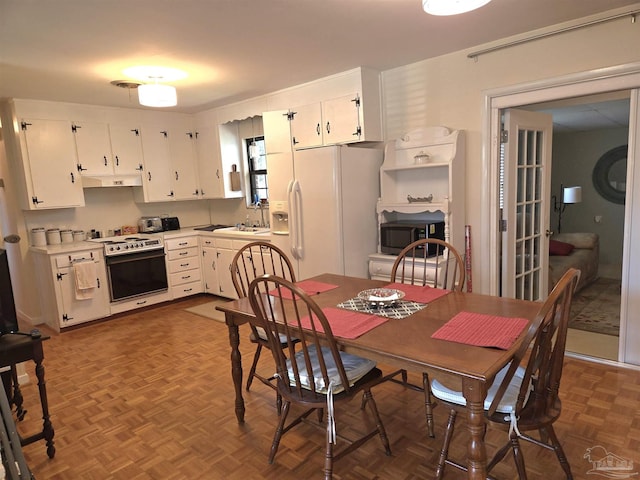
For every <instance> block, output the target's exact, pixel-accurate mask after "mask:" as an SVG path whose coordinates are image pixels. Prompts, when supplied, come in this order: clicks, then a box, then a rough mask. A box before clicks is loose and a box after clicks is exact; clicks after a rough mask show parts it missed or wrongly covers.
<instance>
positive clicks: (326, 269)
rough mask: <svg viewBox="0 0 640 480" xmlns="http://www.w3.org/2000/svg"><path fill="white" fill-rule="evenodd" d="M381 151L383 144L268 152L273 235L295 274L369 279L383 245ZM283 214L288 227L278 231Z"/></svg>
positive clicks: (300, 276) (303, 276) (301, 278)
mask: <svg viewBox="0 0 640 480" xmlns="http://www.w3.org/2000/svg"><path fill="white" fill-rule="evenodd" d="M382 155H383V152H382V150H381V149H378V148H364V147H348V146H329V147H320V148H312V149H307V150H297V151H295V152H293V154H291V153H289V152H287V153H277V154H269V155H268V156H267V162H268V163H267V168H268V179H269V180H268V181H269V197H270V198H269V204H270V205H269V207H270V213H271V217H272V236H271V238H272V242H273V243H274V244H276V245H277V246H278V247H280V248H282V249H283V250H284V251H285V252H286V253H287V255H288V256H289V258H290V259H291V261H292V262H293V263H294V266H295V268H296V278H298V279H300V280H303V279H305V278H309V277H312V276H315V275H319V274H321V273H336V274H341V275H348V276H354V277H361V278H367V277H368V271H369V269H368V256H369V254H370V253H372V252H375V251H376V249H377V244H378V221H377V216H376V202H377V200H378V197H379V196H380V186H379V185H380V166H381V164H382ZM276 205H277V206H278V207H277V209H274V207H275V206H276ZM277 211H280V213H277ZM282 213H284V214H285V215H286V214H288V220H287V221H286V224H288V227H287V228H281V227H280V228H278V229H274V227H273V225H274V223H273V219H274V217H275V216H276V215H280V218H282ZM280 224H281V225H282V222H280ZM285 232H287V233H285Z"/></svg>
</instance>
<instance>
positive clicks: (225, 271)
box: [216, 248, 238, 298]
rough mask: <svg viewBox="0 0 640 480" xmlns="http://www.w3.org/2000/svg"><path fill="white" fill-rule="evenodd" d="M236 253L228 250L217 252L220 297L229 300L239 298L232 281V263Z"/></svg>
mask: <svg viewBox="0 0 640 480" xmlns="http://www.w3.org/2000/svg"><path fill="white" fill-rule="evenodd" d="M235 253H236V252H235V251H233V250H228V249H226V248H218V249H217V252H216V257H217V266H218V295H220V296H221V297H227V298H238V295H236V289H235V287H234V286H233V280H231V261H232V260H233V257H234V255H235Z"/></svg>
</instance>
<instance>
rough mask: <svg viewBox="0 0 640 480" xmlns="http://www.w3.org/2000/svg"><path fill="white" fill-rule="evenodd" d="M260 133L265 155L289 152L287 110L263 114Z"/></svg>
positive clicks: (289, 136) (289, 133)
mask: <svg viewBox="0 0 640 480" xmlns="http://www.w3.org/2000/svg"><path fill="white" fill-rule="evenodd" d="M262 131H263V132H264V146H265V153H266V154H267V155H271V154H274V153H285V152H291V122H290V120H289V110H275V111H273V112H263V113H262ZM267 158H268V157H267Z"/></svg>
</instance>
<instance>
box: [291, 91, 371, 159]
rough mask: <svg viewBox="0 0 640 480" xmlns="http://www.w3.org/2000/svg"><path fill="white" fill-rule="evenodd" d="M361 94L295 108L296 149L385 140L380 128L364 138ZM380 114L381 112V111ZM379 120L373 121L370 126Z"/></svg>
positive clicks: (293, 125)
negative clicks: (368, 140) (366, 140)
mask: <svg viewBox="0 0 640 480" xmlns="http://www.w3.org/2000/svg"><path fill="white" fill-rule="evenodd" d="M360 107H361V99H360V94H359V93H353V94H351V95H345V96H342V97H339V98H334V99H332V100H325V101H322V102H320V103H313V104H310V105H304V106H301V107H296V108H294V109H293V111H292V112H291V138H292V142H293V147H294V148H295V149H302V148H313V147H321V146H323V145H338V144H344V143H357V142H361V141H364V140H365V139H369V138H370V139H371V140H372V141H379V140H382V137H381V135H380V128H379V127H377V128H376V127H373V125H372V126H371V128H370V130H375V131H376V133H375V134H370V135H369V137H368V138H365V135H364V133H365V132H364V130H363V124H364V116H363V111H362V109H361V108H360ZM378 111H379V110H378ZM374 122H377V124H378V125H379V124H380V119H379V118H377V119H375V118H374V119H372V120H371V121H370V123H374Z"/></svg>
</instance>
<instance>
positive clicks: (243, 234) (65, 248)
mask: <svg viewBox="0 0 640 480" xmlns="http://www.w3.org/2000/svg"><path fill="white" fill-rule="evenodd" d="M199 226H200V225H195V226H194V227H185V228H181V229H180V230H168V231H166V232H158V233H153V234H136V235H140V236H146V235H160V236H162V238H163V239H169V238H180V237H190V236H192V235H198V236H202V237H218V238H220V237H222V238H244V239H255V240H267V241H268V240H270V238H271V231H270V230H269V229H267V228H265V229H261V230H259V231H256V232H247V231H239V230H237V229H236V227H228V228H220V229H218V230H214V231H212V232H208V231H206V230H195V228H196V227H199ZM125 236H128V237H131V236H133V235H125ZM102 249H103V245H102V244H101V243H99V242H89V241H83V242H73V243H60V244H57V245H44V246H42V247H36V246H33V245H32V246H30V247H29V250H31V251H32V252H35V253H39V254H45V255H57V254H65V253H72V252H79V251H86V250H102Z"/></svg>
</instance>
